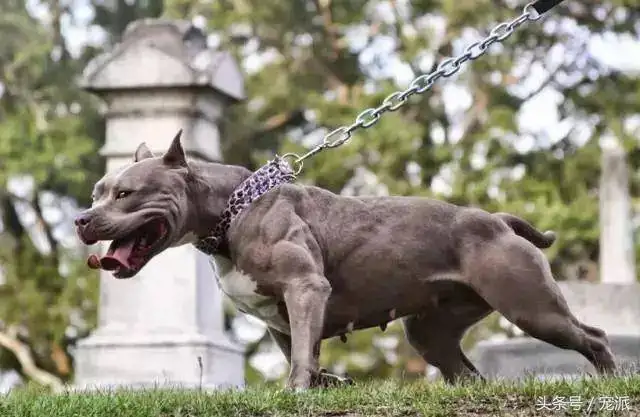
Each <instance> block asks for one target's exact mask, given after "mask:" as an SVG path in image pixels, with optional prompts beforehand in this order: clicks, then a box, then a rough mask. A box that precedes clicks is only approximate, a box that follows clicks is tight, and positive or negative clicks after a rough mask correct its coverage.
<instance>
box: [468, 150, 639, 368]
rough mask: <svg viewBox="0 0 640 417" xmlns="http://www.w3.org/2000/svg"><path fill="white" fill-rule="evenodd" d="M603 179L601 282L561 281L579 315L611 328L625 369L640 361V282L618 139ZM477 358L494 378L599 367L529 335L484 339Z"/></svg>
mask: <svg viewBox="0 0 640 417" xmlns="http://www.w3.org/2000/svg"><path fill="white" fill-rule="evenodd" d="M601 163H602V175H601V180H600V283H589V282H574V281H570V282H560V283H559V286H560V289H561V290H562V293H563V295H564V296H565V298H566V299H567V303H568V304H569V307H570V308H571V311H572V312H573V313H574V314H575V316H576V317H577V318H578V319H579V320H580V321H582V322H583V323H585V324H588V325H592V326H596V327H599V328H601V329H602V330H604V331H605V332H606V333H607V336H608V338H609V342H610V343H611V348H612V350H613V352H614V354H615V355H616V360H617V362H618V365H619V366H620V368H621V369H623V370H630V369H636V368H637V367H638V366H639V365H640V321H638V317H640V284H638V282H637V281H636V268H635V259H634V248H633V239H632V227H631V204H630V197H629V178H628V176H629V173H628V167H627V163H626V158H625V154H624V150H623V149H622V148H621V147H620V146H619V145H618V144H617V142H615V141H609V142H607V144H606V145H605V146H603V148H602V161H601ZM472 359H474V360H475V361H476V363H477V366H478V369H479V370H480V371H481V372H484V373H485V374H486V375H487V376H489V377H499V378H508V379H518V378H521V377H523V376H525V375H527V374H535V375H537V376H538V377H540V378H554V377H567V376H577V375H581V374H584V372H594V371H595V370H594V368H593V366H591V364H589V362H588V361H587V360H586V359H584V358H583V357H582V356H581V355H579V354H578V353H576V352H573V351H569V350H563V349H559V348H557V347H555V346H552V345H550V344H548V343H544V342H540V341H538V340H534V339H531V338H529V337H521V338H517V339H510V340H506V341H500V342H480V343H478V345H477V346H476V348H475V350H474V352H473V354H472Z"/></svg>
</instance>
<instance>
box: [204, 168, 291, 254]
mask: <svg viewBox="0 0 640 417" xmlns="http://www.w3.org/2000/svg"><path fill="white" fill-rule="evenodd" d="M295 179H296V177H295V174H294V173H293V170H292V169H291V168H290V167H289V164H287V162H286V161H285V160H284V159H282V158H281V157H277V156H276V158H275V159H274V160H272V161H269V162H268V163H266V164H265V165H264V166H262V167H261V168H260V169H258V170H257V171H256V172H254V173H253V174H251V175H250V176H249V178H247V179H246V180H244V181H243V182H242V184H240V186H238V188H236V189H235V190H234V192H233V193H232V194H231V197H229V200H227V206H226V208H225V210H224V211H223V212H222V216H221V217H220V221H219V222H218V224H217V225H216V227H215V228H214V229H213V232H212V233H211V234H210V235H209V236H206V237H203V238H201V239H199V240H198V241H197V242H196V243H195V244H194V245H195V247H196V249H198V250H199V251H200V252H202V253H205V254H207V255H211V256H213V255H217V254H220V253H221V252H222V251H227V250H228V244H229V242H228V240H227V231H228V230H229V227H230V226H231V224H232V223H233V221H234V220H235V219H236V218H237V217H238V216H239V215H240V213H242V211H243V210H244V209H246V208H247V207H248V206H249V205H250V204H251V203H252V202H253V201H255V200H256V199H258V198H259V197H261V196H262V195H264V194H266V193H267V192H268V191H270V190H272V189H273V188H276V187H277V186H279V185H281V184H285V183H292V182H293V181H295Z"/></svg>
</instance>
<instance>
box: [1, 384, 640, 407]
mask: <svg viewBox="0 0 640 417" xmlns="http://www.w3.org/2000/svg"><path fill="white" fill-rule="evenodd" d="M554 396H556V397H559V398H560V399H561V400H562V401H560V404H559V405H560V406H562V408H561V409H558V410H556V411H552V410H540V409H539V408H540V401H541V398H543V397H546V399H547V402H549V403H550V402H551V399H552V398H553V397H554ZM570 397H575V398H573V401H574V403H573V406H574V407H575V409H572V407H571V404H569V401H570ZM578 397H579V398H578ZM606 397H609V398H613V400H609V401H617V406H616V407H617V408H621V407H622V406H623V405H624V402H625V401H626V400H628V409H627V410H624V411H623V410H621V409H620V410H617V411H616V410H612V411H607V410H604V409H602V408H603V407H604V405H603V404H604V403H605V402H606V401H607V400H606V399H605V398H606ZM590 401H592V403H591V404H592V405H591V407H590V409H591V410H590V412H589V411H588V408H589V405H588V404H589V402H590ZM611 404H612V406H614V405H615V403H614V402H612V403H611ZM578 406H580V407H578ZM478 415H487V416H491V415H504V416H530V415H540V416H542V415H567V416H583V415H621V416H640V376H633V377H625V378H611V379H599V378H594V379H583V380H580V381H576V382H562V381H558V382H544V383H543V382H539V381H534V380H530V381H527V382H522V383H519V384H516V383H497V382H492V383H474V384H466V385H461V386H455V387H451V386H447V385H445V384H443V383H427V382H418V383H410V384H399V383H397V382H388V383H363V384H356V385H354V386H351V387H345V388H336V389H327V390H310V391H307V392H303V393H298V394H296V393H292V392H288V391H284V390H281V389H274V388H251V389H247V390H245V391H242V392H240V391H218V392H212V393H206V392H198V391H187V390H145V391H127V390H121V391H113V392H111V393H109V392H96V393H77V392H75V393H64V394H58V395H53V394H46V393H43V392H38V391H37V390H33V389H31V390H24V391H15V392H13V393H11V394H9V395H8V396H6V397H4V398H2V399H0V416H2V417H10V416H16V417H27V416H29V417H49V416H52V417H53V416H55V417H72V416H73V417H102V416H104V417H150V416H154V417H156V416H158V417H160V416H161V417H196V416H197V417H200V416H202V417H204V416H206V417H215V416H225V417H235V416H237V417H243V416H274V417H275V416H296V417H297V416H300V417H301V416H305V417H311V416H323V417H329V416H332V417H338V416H349V417H364V416H366V417H374V416H407V417H408V416H425V417H426V416H478Z"/></svg>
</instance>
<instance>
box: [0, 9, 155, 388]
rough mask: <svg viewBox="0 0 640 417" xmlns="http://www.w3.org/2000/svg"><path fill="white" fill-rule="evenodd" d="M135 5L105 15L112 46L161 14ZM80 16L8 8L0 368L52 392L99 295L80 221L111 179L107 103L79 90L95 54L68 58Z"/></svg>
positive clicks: (0, 70) (1, 126)
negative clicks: (103, 152)
mask: <svg viewBox="0 0 640 417" xmlns="http://www.w3.org/2000/svg"><path fill="white" fill-rule="evenodd" d="M129 3H131V2H124V1H123V2H118V4H117V5H116V7H115V8H105V7H103V8H98V9H97V11H98V13H97V14H96V19H97V20H98V23H102V24H104V27H105V30H106V33H107V34H108V35H109V36H108V39H117V38H118V36H119V35H120V34H121V32H122V30H123V29H124V27H125V26H126V24H127V23H128V22H129V21H131V20H133V19H136V18H139V17H145V16H149V15H151V16H157V15H158V14H159V13H160V12H161V6H162V4H161V3H160V4H159V2H141V1H139V2H136V3H135V4H129ZM143 3H144V4H143ZM74 12H75V10H74V9H73V8H72V7H71V4H69V3H68V2H65V1H64V0H46V1H45V0H42V1H38V2H30V3H29V8H27V6H26V2H23V1H8V2H7V1H5V2H3V3H2V4H1V5H0V31H1V33H2V36H0V61H1V62H0V64H1V65H0V213H1V215H2V217H1V222H0V224H1V227H0V277H2V283H1V284H0V346H1V347H2V348H3V349H0V367H1V368H3V369H16V370H18V371H19V372H20V373H21V374H22V375H23V376H25V377H26V378H27V379H30V380H34V381H35V382H37V383H40V384H44V385H48V386H50V387H52V388H59V387H60V384H61V383H63V382H65V381H68V380H70V379H71V378H72V377H73V357H72V350H73V346H74V344H75V342H76V341H77V340H78V339H79V338H82V337H84V336H85V335H86V334H87V333H88V331H89V330H90V329H92V328H93V326H94V323H95V313H96V303H97V289H98V280H97V274H96V273H95V272H91V271H89V270H88V269H87V268H86V264H85V263H84V260H85V259H86V257H84V256H83V255H84V254H85V253H84V250H83V248H82V247H81V246H79V245H78V244H77V243H78V242H77V240H75V239H74V238H73V236H74V232H73V229H72V224H73V221H72V218H73V215H74V213H75V212H77V210H78V208H79V207H81V206H87V205H88V204H89V196H90V195H91V187H92V186H93V184H94V183H95V182H96V181H97V180H98V179H99V177H100V176H102V174H103V172H104V161H103V160H102V158H101V157H100V155H99V153H98V148H99V147H100V146H101V145H102V143H104V123H103V121H102V117H101V116H100V114H99V113H98V109H99V103H98V102H97V100H96V99H94V98H93V97H92V96H91V95H89V94H87V93H84V92H83V91H81V90H80V88H79V87H78V83H77V79H78V77H79V75H80V74H81V72H82V70H83V68H84V67H85V65H86V64H87V62H88V61H89V60H90V59H91V58H92V57H93V56H95V54H96V53H97V52H99V48H96V47H93V46H89V45H80V47H79V53H78V54H76V55H74V54H72V52H71V50H72V48H71V47H70V45H69V40H68V39H67V38H66V37H65V34H64V30H63V21H65V20H67V21H69V20H71V21H73V19H74ZM36 15H38V16H40V17H39V18H36V17H35V16H36ZM116 23H117V24H116ZM120 25H123V26H120Z"/></svg>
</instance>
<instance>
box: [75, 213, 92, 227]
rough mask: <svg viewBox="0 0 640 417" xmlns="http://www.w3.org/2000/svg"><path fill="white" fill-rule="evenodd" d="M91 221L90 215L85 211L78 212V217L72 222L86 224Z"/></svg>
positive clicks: (79, 224) (80, 224) (78, 224)
mask: <svg viewBox="0 0 640 417" xmlns="http://www.w3.org/2000/svg"><path fill="white" fill-rule="evenodd" d="M90 221H91V217H90V216H89V215H88V214H86V213H80V214H79V215H78V217H76V219H75V221H74V223H75V224H76V226H86V225H87V224H89V222H90Z"/></svg>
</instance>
